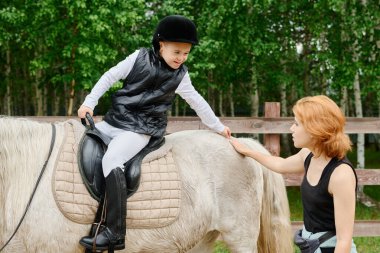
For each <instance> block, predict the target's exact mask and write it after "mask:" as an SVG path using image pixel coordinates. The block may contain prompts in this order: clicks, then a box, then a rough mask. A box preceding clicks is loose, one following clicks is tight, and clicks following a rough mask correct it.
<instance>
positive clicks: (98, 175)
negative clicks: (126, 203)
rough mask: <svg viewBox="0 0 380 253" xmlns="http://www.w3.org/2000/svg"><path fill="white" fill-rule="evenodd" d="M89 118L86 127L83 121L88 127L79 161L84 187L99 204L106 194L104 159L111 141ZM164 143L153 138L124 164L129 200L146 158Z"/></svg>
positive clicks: (83, 138)
mask: <svg viewBox="0 0 380 253" xmlns="http://www.w3.org/2000/svg"><path fill="white" fill-rule="evenodd" d="M88 116H89V115H86V118H87V120H88V121H89V125H86V122H85V121H84V119H83V120H82V124H84V125H85V126H86V131H85V133H84V135H83V137H82V139H81V141H80V143H79V150H78V158H77V160H78V167H79V172H80V174H81V176H82V179H83V183H84V185H85V186H86V188H87V190H88V192H89V193H90V195H91V196H92V197H93V198H94V199H96V200H97V201H98V202H99V201H100V199H101V197H102V196H103V195H104V193H105V178H104V175H103V169H102V158H103V156H104V154H105V152H106V151H107V146H108V144H109V142H110V141H111V140H110V138H108V137H107V136H104V135H103V134H102V133H101V132H100V131H99V130H98V129H96V128H95V124H94V122H93V120H92V118H91V117H88ZM164 143H165V138H164V137H161V138H155V137H151V139H150V141H149V143H148V145H147V146H146V147H144V148H143V149H142V150H141V151H140V152H139V153H137V154H136V155H135V156H134V157H133V158H132V159H130V160H129V161H128V162H126V163H125V164H124V174H125V179H126V182H127V198H129V197H130V196H132V195H133V194H134V193H135V192H136V191H137V189H138V187H139V184H140V177H141V163H142V161H143V159H144V157H145V156H146V155H147V154H149V153H150V152H152V151H154V150H157V149H158V148H160V147H161V146H162V145H163V144H164Z"/></svg>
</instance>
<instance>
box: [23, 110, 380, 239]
mask: <svg viewBox="0 0 380 253" xmlns="http://www.w3.org/2000/svg"><path fill="white" fill-rule="evenodd" d="M268 106H269V107H270V106H272V108H271V109H270V110H269V113H268V114H267V113H266V116H265V117H262V118H260V117H256V118H255V117H225V118H223V117H221V118H220V119H221V121H222V123H223V124H225V125H227V126H229V127H230V129H231V131H232V132H233V133H238V134H243V133H244V134H264V137H266V138H264V144H265V146H266V147H267V148H268V150H269V151H270V152H271V153H273V154H279V147H280V144H279V142H280V138H279V134H289V133H290V126H291V125H292V124H293V122H294V118H292V117H281V118H280V117H278V115H279V104H278V103H268ZM266 110H267V103H266ZM271 110H272V111H271ZM21 118H28V119H31V120H36V121H45V122H57V121H65V120H68V119H77V120H79V119H78V118H77V117H67V116H66V117H65V116H27V117H21ZM101 119H102V116H95V117H94V121H95V122H98V121H100V120H101ZM203 129H208V128H207V127H206V126H205V125H203V124H202V122H201V120H200V119H199V118H198V117H169V122H168V127H167V133H168V134H170V133H174V132H178V131H183V130H203ZM345 132H346V133H347V134H358V133H361V134H380V118H369V117H365V118H350V117H348V118H347V122H346V127H345ZM356 172H357V175H358V182H359V185H380V169H357V170H356ZM283 176H284V179H285V184H286V186H300V184H301V180H302V177H303V175H302V174H285V175H283ZM302 225H303V222H302V221H292V229H293V230H294V231H295V230H296V229H299V228H301V227H302ZM354 236H355V237H370V236H380V220H356V221H355V227H354Z"/></svg>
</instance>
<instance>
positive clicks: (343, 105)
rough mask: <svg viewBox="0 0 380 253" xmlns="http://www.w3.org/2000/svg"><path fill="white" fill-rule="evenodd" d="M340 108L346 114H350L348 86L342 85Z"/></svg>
mask: <svg viewBox="0 0 380 253" xmlns="http://www.w3.org/2000/svg"><path fill="white" fill-rule="evenodd" d="M340 109H341V110H342V112H343V114H344V115H345V116H348V115H349V114H348V92H347V87H346V86H344V87H342V97H341V98H340Z"/></svg>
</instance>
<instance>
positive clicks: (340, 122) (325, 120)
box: [293, 95, 351, 159]
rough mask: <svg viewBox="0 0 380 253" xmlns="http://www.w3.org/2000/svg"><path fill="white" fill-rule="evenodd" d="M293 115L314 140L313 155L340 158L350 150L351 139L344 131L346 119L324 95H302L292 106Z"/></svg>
mask: <svg viewBox="0 0 380 253" xmlns="http://www.w3.org/2000/svg"><path fill="white" fill-rule="evenodd" d="M293 112H294V115H295V116H296V117H297V119H298V120H299V121H300V123H301V124H302V125H303V126H304V127H305V130H306V131H307V132H308V133H309V134H310V135H311V136H312V139H313V140H314V143H313V148H314V152H315V154H314V155H315V156H316V157H318V156H320V155H322V154H325V155H326V156H328V157H338V158H339V159H342V158H343V157H344V156H345V155H346V154H347V151H350V150H351V141H350V138H349V137H348V135H347V134H345V133H344V126H345V124H346V119H345V117H344V115H343V113H342V111H341V110H340V108H339V107H338V106H337V104H336V103H335V102H334V101H333V100H331V99H330V98H328V97H327V96H324V95H319V96H313V97H304V98H302V99H300V100H298V101H297V103H296V104H295V105H294V107H293Z"/></svg>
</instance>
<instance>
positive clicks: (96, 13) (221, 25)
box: [0, 0, 380, 167]
mask: <svg viewBox="0 0 380 253" xmlns="http://www.w3.org/2000/svg"><path fill="white" fill-rule="evenodd" d="M170 14H181V15H185V16H187V17H189V18H191V19H193V20H194V22H195V23H196V25H197V27H198V35H199V39H200V44H199V45H198V46H196V47H194V48H193V50H192V52H191V54H190V56H189V59H188V61H187V63H186V65H187V66H188V67H189V70H190V75H191V78H192V82H193V84H194V86H195V87H196V89H197V90H198V91H199V92H200V93H201V94H202V95H203V96H204V97H205V98H206V100H207V101H208V102H209V103H210V105H211V107H212V108H213V109H214V111H215V112H216V114H217V115H218V116H232V117H234V116H254V117H256V116H262V114H263V105H264V102H267V101H276V102H280V103H281V116H284V117H286V116H292V115H291V107H292V105H293V104H294V102H295V101H296V100H298V99H299V98H301V97H304V96H308V95H317V94H326V95H328V96H330V97H331V98H332V99H333V100H335V101H336V102H337V103H338V104H339V105H340V107H341V108H342V110H343V111H344V112H345V114H346V116H350V117H379V113H380V109H379V108H380V64H379V57H380V50H379V49H380V4H379V1H375V0H373V1H371V0H360V1H353V0H348V1H341V0H320V1H313V0H299V1H273V0H261V1H254V0H207V1H199V0H193V1H189V0H186V1H185V0H165V1H162V0H161V1H155V0H152V1H148V0H147V1H143V0H128V1H125V0H91V1H88V0H37V1H30V0H14V1H11V2H8V1H1V3H0V22H1V26H0V56H1V57H0V61H1V63H0V69H1V71H0V114H1V115H12V116H17V115H35V116H41V115H53V116H58V115H61V116H71V115H76V110H77V109H78V107H79V106H80V104H81V103H82V102H83V100H84V98H85V96H86V95H87V94H88V92H89V91H90V90H91V88H92V87H93V86H94V85H95V83H96V82H97V80H98V79H99V78H100V76H101V75H102V74H103V73H104V72H105V71H107V70H108V69H109V68H110V67H112V66H114V65H116V64H117V63H118V62H119V61H121V60H123V59H124V58H125V57H126V56H127V55H129V54H130V53H132V52H134V51H135V50H136V49H138V48H140V47H151V39H152V35H153V32H154V29H155V27H156V25H157V23H158V21H159V20H160V19H161V18H163V17H164V16H166V15H170ZM120 86H121V82H120V83H118V84H117V85H115V86H114V87H113V88H112V89H111V91H110V92H108V93H106V95H105V96H103V97H102V99H101V100H100V102H99V105H98V106H97V107H96V114H98V115H103V114H104V113H105V112H106V110H107V108H108V107H109V105H110V94H112V91H114V90H115V89H117V88H118V87H120ZM171 115H173V116H192V115H194V112H193V111H192V110H191V109H190V108H189V107H188V106H187V104H186V103H185V102H184V101H183V100H182V99H180V98H178V97H177V98H176V100H175V103H174V105H173V108H172V111H171ZM364 138H365V137H364V135H362V136H360V135H358V136H357V137H355V141H357V142H358V143H359V145H361V146H362V147H363V146H364V143H365V141H364ZM366 138H369V137H366ZM370 138H371V141H372V142H374V143H377V146H378V147H379V143H380V140H379V139H380V138H379V137H378V136H377V135H372V136H371V137H370ZM358 147H359V146H358ZM359 152H360V148H359ZM363 163H364V161H363ZM359 167H361V165H359ZM362 167H364V165H362Z"/></svg>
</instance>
